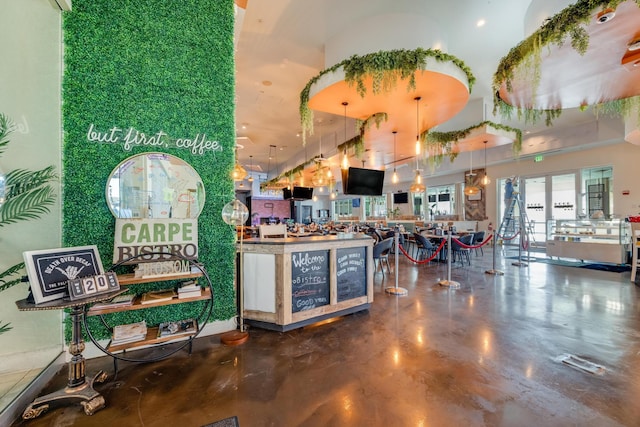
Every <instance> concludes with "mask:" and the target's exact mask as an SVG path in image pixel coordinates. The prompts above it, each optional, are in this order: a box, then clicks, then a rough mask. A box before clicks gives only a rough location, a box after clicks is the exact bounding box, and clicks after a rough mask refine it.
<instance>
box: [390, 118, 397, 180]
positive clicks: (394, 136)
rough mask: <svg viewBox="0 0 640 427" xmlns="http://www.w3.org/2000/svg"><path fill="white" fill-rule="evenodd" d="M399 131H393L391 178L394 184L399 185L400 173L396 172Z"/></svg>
mask: <svg viewBox="0 0 640 427" xmlns="http://www.w3.org/2000/svg"><path fill="white" fill-rule="evenodd" d="M397 133H398V131H397V130H394V131H393V176H392V177H391V182H393V183H394V184H397V183H398V172H396V134H397Z"/></svg>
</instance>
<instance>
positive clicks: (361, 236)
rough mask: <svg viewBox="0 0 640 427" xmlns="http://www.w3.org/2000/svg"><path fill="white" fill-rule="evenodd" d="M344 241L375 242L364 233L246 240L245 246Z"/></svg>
mask: <svg viewBox="0 0 640 427" xmlns="http://www.w3.org/2000/svg"><path fill="white" fill-rule="evenodd" d="M344 240H373V238H372V237H371V236H369V235H367V234H364V233H338V234H328V235H324V236H322V235H317V234H311V235H309V236H302V237H286V238H282V237H276V238H263V239H260V238H251V239H245V240H244V241H243V243H244V244H245V245H265V244H266V245H288V244H309V243H312V244H313V243H326V242H339V241H344Z"/></svg>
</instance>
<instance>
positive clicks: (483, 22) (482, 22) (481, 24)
mask: <svg viewBox="0 0 640 427" xmlns="http://www.w3.org/2000/svg"><path fill="white" fill-rule="evenodd" d="M486 23H487V21H485V20H484V19H478V22H476V27H478V28H480V27H484V24H486Z"/></svg>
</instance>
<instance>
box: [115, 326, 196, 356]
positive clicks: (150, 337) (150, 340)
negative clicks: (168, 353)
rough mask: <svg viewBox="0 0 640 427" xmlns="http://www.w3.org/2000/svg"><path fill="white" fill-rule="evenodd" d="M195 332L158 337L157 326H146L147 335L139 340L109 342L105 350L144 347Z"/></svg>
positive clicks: (187, 336)
mask: <svg viewBox="0 0 640 427" xmlns="http://www.w3.org/2000/svg"><path fill="white" fill-rule="evenodd" d="M195 334H196V332H195V331H194V332H191V333H188V334H181V335H171V336H167V337H158V327H157V326H155V327H152V328H147V336H146V337H145V339H143V340H140V341H135V342H129V343H126V344H119V345H111V344H110V343H109V345H108V346H107V350H109V351H110V352H112V353H115V352H118V351H124V350H127V349H130V348H135V347H144V346H149V345H155V344H166V343H168V342H170V341H183V340H185V339H188V338H190V337H191V336H193V335H195Z"/></svg>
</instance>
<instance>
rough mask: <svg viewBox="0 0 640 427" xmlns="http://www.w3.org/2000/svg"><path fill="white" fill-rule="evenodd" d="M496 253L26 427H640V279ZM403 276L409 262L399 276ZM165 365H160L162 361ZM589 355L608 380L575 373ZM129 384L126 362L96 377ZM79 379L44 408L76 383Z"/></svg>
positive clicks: (386, 279) (212, 343) (178, 362)
mask: <svg viewBox="0 0 640 427" xmlns="http://www.w3.org/2000/svg"><path fill="white" fill-rule="evenodd" d="M512 262H513V260H512V259H503V258H501V257H500V256H498V258H497V259H496V268H497V269H500V270H502V271H504V272H505V275H504V276H494V275H489V274H485V271H486V270H487V269H491V268H492V256H491V251H490V250H485V256H484V257H476V256H473V257H472V265H471V267H468V266H467V267H464V268H460V267H459V266H455V267H454V268H453V269H452V273H451V279H452V280H455V281H458V282H460V283H461V288H460V289H457V290H454V289H449V288H446V287H442V286H440V285H438V280H439V279H441V278H447V267H446V264H430V265H418V266H416V265H413V264H411V263H410V262H409V261H408V260H407V259H406V258H404V257H402V260H401V261H400V267H399V277H400V279H399V285H400V286H401V287H404V288H406V289H407V290H408V296H404V297H396V296H391V295H389V294H387V293H385V292H384V288H385V287H387V286H393V285H394V284H395V281H394V280H393V276H389V275H386V276H383V275H382V273H380V272H378V273H376V274H375V292H376V293H375V300H374V302H373V305H372V307H371V309H370V310H369V311H365V312H360V313H357V314H354V315H350V316H346V317H344V318H341V319H339V320H337V321H335V322H333V323H328V324H324V325H320V326H311V327H306V328H303V329H299V330H294V331H290V332H286V333H278V332H271V331H265V330H260V329H255V328H253V329H250V338H249V341H248V342H246V343H245V344H243V345H240V346H237V347H227V346H224V345H222V344H220V339H219V337H218V336H212V337H204V338H199V339H197V340H196V341H195V343H194V351H193V354H191V355H188V353H187V352H186V351H181V352H179V353H177V354H175V355H174V356H172V357H171V358H169V359H166V360H164V361H160V362H156V363H150V364H133V363H124V362H121V363H120V364H119V371H118V375H117V378H115V379H114V378H109V379H108V380H107V381H106V382H105V383H103V384H98V385H97V386H96V389H97V390H98V391H100V392H101V393H102V394H103V395H104V398H105V399H106V407H105V408H104V409H102V410H100V411H98V412H96V413H95V414H94V415H93V416H87V415H85V414H84V412H83V410H82V407H81V406H80V405H77V404H69V405H58V406H52V407H51V408H50V409H49V410H48V411H47V412H45V413H44V414H42V415H41V416H40V417H38V418H36V419H34V420H27V421H23V420H19V421H17V422H16V423H15V424H14V425H16V426H31V427H36V426H60V427H62V426H65V427H66V426H86V427H91V426H122V427H125V426H126V427H130V426H145V427H153V426H167V425H172V423H174V422H175V423H178V424H175V425H176V426H180V427H190V426H203V425H206V424H209V423H213V422H214V421H217V420H221V419H223V418H227V417H231V416H237V417H238V420H239V425H240V426H241V427H253V426H287V427H288V426H418V427H427V426H438V427H440V426H444V427H446V426H465V427H472V426H518V427H520V426H545V427H553V426H562V427H566V426H580V427H588V426H593V427H608V426H639V425H640V298H639V297H640V288H639V287H637V286H636V285H634V284H633V283H631V282H630V281H629V277H630V274H629V272H626V273H610V272H603V271H594V270H588V269H582V268H575V267H564V266H556V265H550V264H544V263H539V262H532V263H530V264H529V265H528V266H527V267H515V266H512V265H511V264H512ZM392 264H393V262H392ZM156 351H157V350H156ZM569 354H570V355H575V356H579V357H580V358H582V359H585V360H587V361H589V362H592V363H594V364H597V365H600V366H601V367H602V370H601V371H600V372H597V373H588V372H585V371H583V370H579V369H576V368H573V367H571V366H569V365H567V364H565V363H562V362H561V360H560V358H561V357H562V356H563V355H569ZM99 369H104V370H106V371H107V372H108V373H110V374H113V366H112V362H111V359H110V358H107V357H103V358H98V359H91V360H88V361H87V372H88V373H89V374H92V373H94V372H96V371H97V370H99ZM66 376H67V373H66V368H65V369H64V370H62V371H61V372H60V374H59V375H58V376H57V377H56V379H55V380H54V381H53V382H52V383H51V384H49V385H48V386H47V388H46V389H45V390H43V391H42V393H43V394H44V393H48V392H51V391H54V390H57V389H60V388H63V387H64V386H65V384H66Z"/></svg>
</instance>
